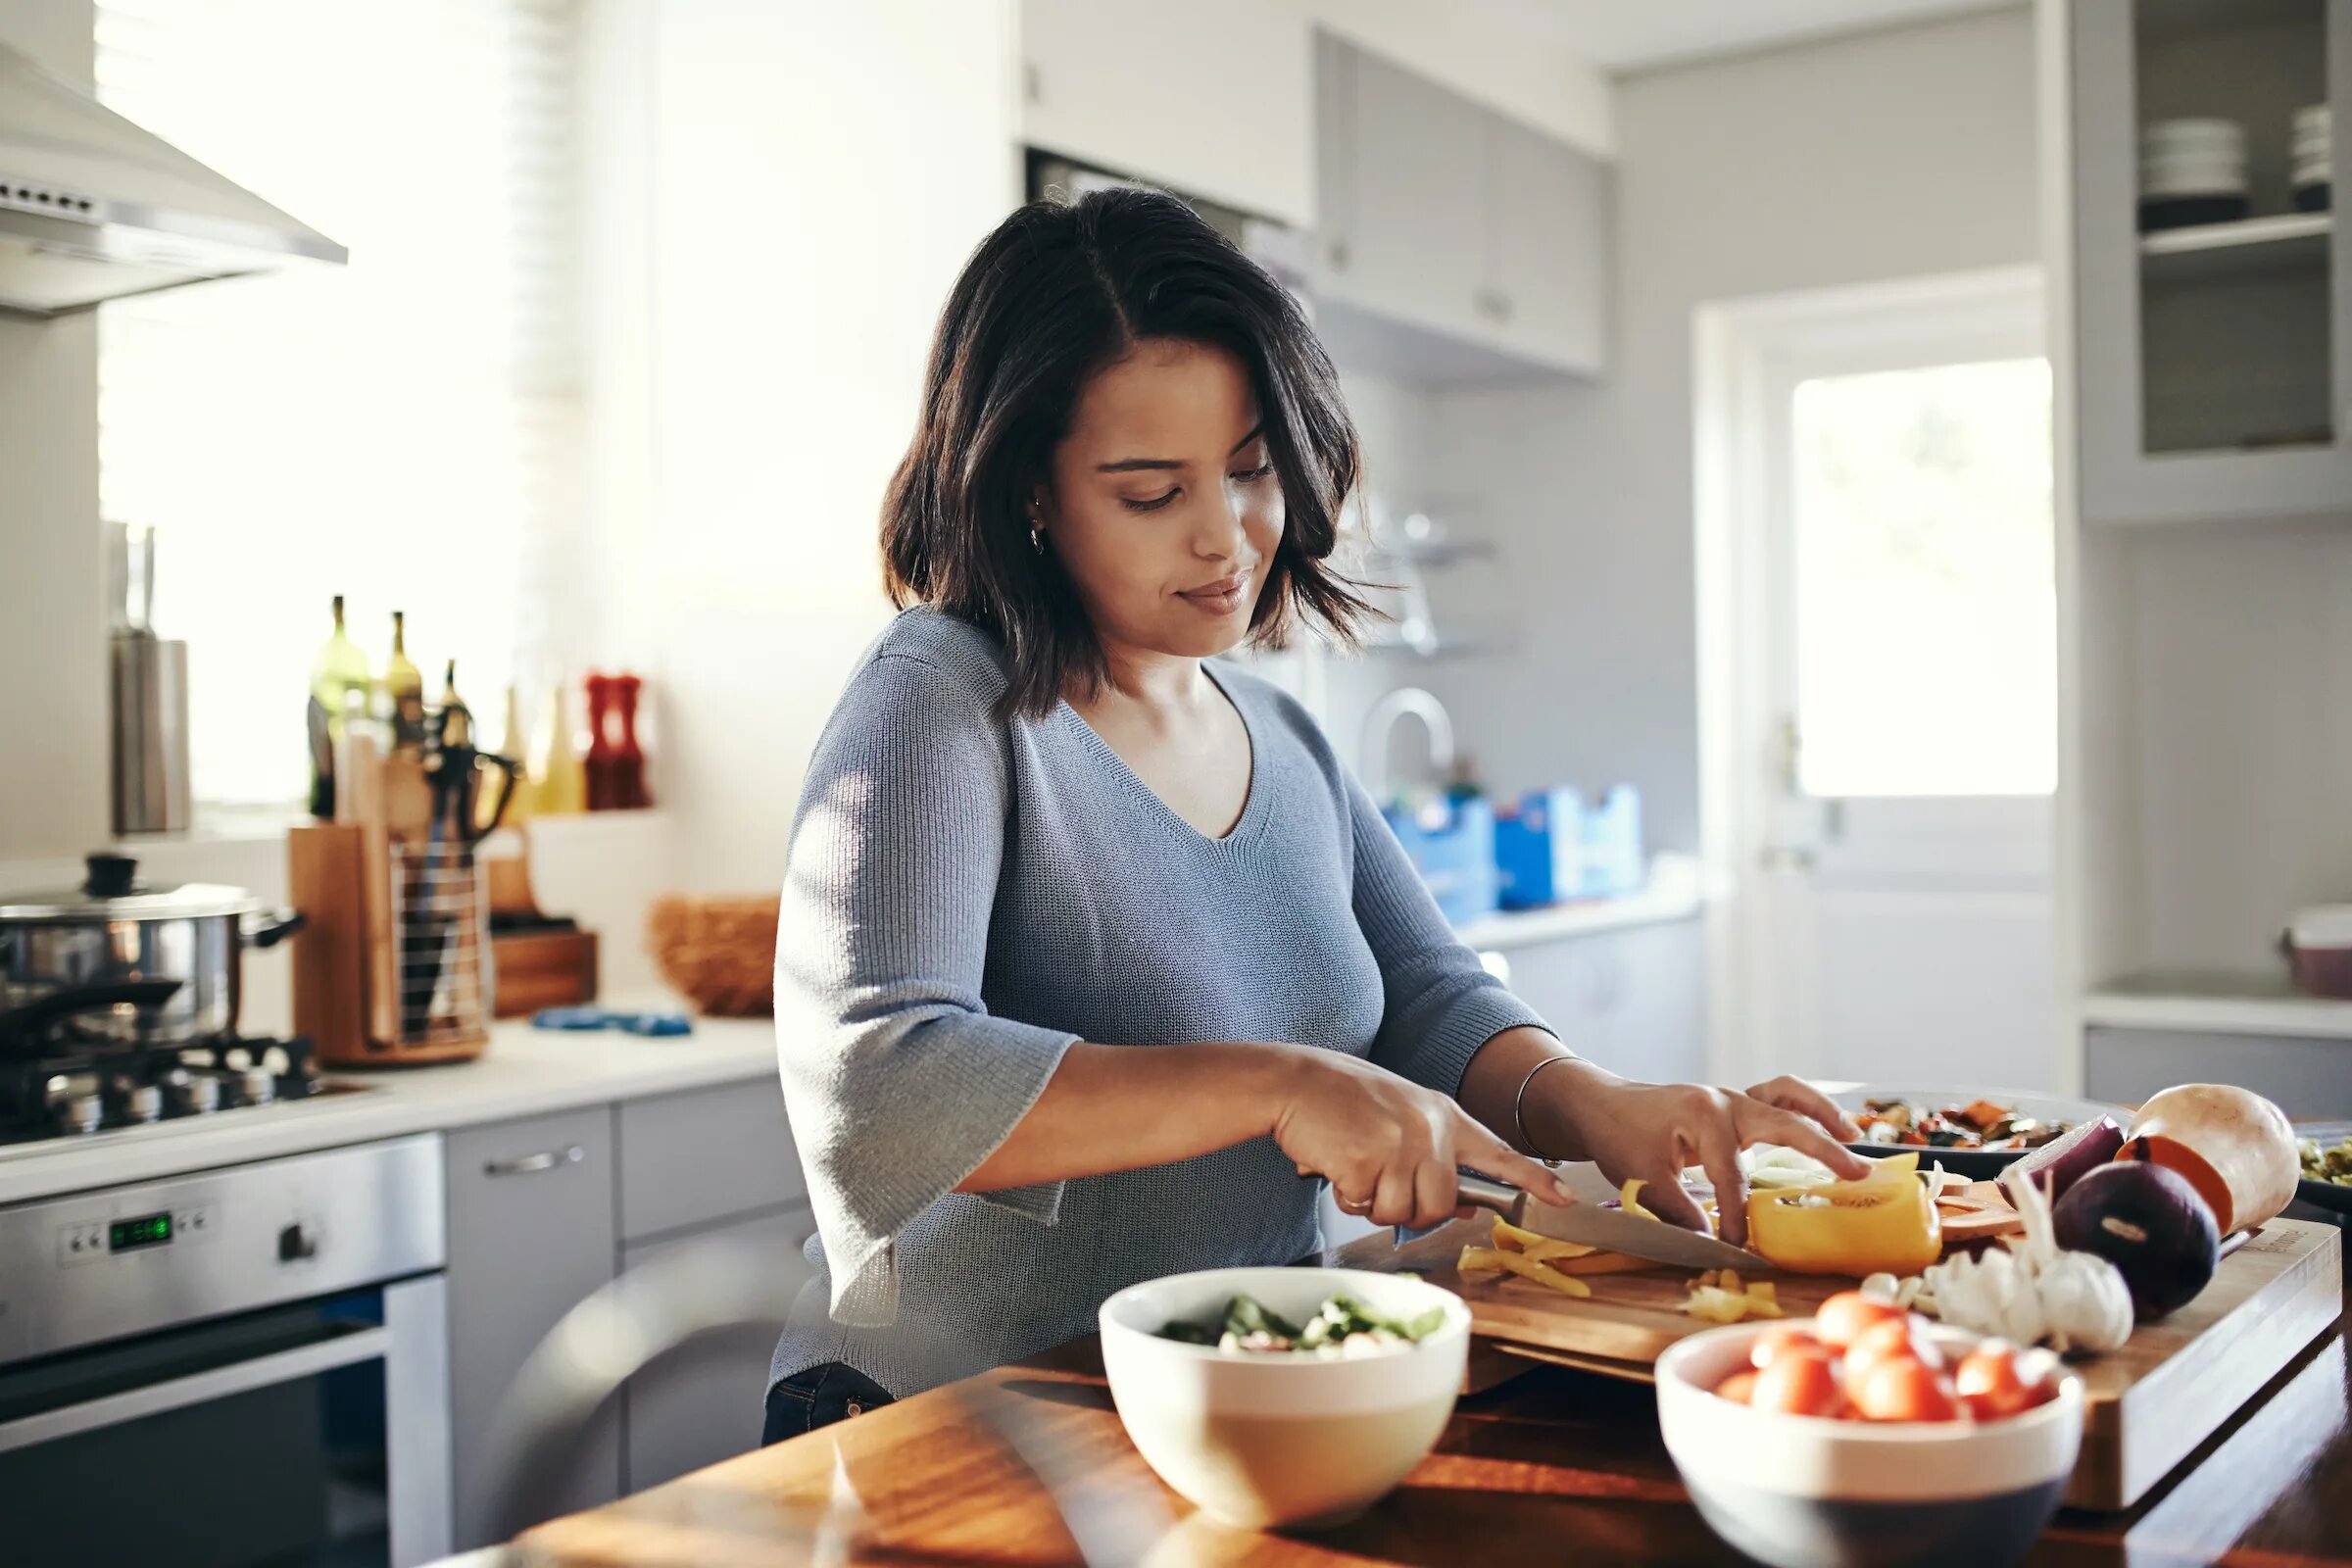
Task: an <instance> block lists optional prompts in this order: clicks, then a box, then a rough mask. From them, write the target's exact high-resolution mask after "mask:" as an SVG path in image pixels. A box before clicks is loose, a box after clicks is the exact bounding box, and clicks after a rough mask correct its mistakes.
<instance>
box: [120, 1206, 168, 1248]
mask: <svg viewBox="0 0 2352 1568" xmlns="http://www.w3.org/2000/svg"><path fill="white" fill-rule="evenodd" d="M171 1239H172V1216H171V1215H169V1214H142V1215H140V1216H139V1217H138V1218H137V1219H119V1220H116V1221H115V1222H114V1223H113V1224H111V1225H109V1226H108V1227H107V1228H106V1247H107V1250H108V1251H110V1252H127V1251H129V1250H131V1249H133V1248H137V1247H161V1246H162V1245H163V1244H164V1243H166V1242H168V1241H170V1240H171Z"/></svg>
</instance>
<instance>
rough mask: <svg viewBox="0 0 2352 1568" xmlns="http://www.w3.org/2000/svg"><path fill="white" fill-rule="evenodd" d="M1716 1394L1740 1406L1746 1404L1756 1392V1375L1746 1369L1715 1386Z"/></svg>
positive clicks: (1741, 1369) (1743, 1368)
mask: <svg viewBox="0 0 2352 1568" xmlns="http://www.w3.org/2000/svg"><path fill="white" fill-rule="evenodd" d="M1715 1392H1716V1393H1717V1394H1719V1395H1721V1396H1722V1397H1724V1398H1727V1399H1730V1400H1732V1401H1733V1402H1735V1403H1738V1404H1745V1403H1747V1401H1748V1399H1749V1398H1750V1397H1753V1395H1754V1394H1755V1392H1756V1374H1755V1373H1754V1372H1753V1371H1752V1370H1750V1369H1749V1368H1746V1367H1741V1368H1740V1370H1739V1371H1737V1372H1735V1373H1733V1374H1732V1375H1731V1376H1730V1377H1728V1378H1725V1379H1724V1380H1723V1381H1722V1382H1721V1383H1718V1384H1716V1385H1715Z"/></svg>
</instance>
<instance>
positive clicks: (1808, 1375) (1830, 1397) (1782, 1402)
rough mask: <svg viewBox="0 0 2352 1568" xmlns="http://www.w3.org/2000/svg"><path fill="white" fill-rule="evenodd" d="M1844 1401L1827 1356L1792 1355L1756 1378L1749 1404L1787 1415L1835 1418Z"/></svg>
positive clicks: (1783, 1358)
mask: <svg viewBox="0 0 2352 1568" xmlns="http://www.w3.org/2000/svg"><path fill="white" fill-rule="evenodd" d="M1844 1398H1845V1397H1844V1395H1843V1394H1842V1393H1841V1392H1839V1390H1838V1374H1837V1372H1836V1370H1835V1369H1834V1368H1832V1366H1831V1365H1830V1358H1829V1357H1828V1356H1827V1355H1812V1354H1806V1353H1802V1352H1793V1353H1789V1354H1784V1355H1781V1356H1779V1357H1777V1358H1776V1359H1775V1360H1774V1361H1773V1363H1772V1365H1770V1366H1768V1367H1766V1368H1765V1369H1764V1370H1763V1371H1761V1372H1758V1373H1757V1374H1756V1381H1755V1386H1754V1388H1753V1389H1752V1390H1751V1391H1750V1393H1749V1395H1748V1399H1747V1402H1748V1403H1750V1404H1752V1405H1754V1406H1755V1407H1756V1408H1757V1409H1759V1410H1777V1411H1779V1412H1781V1413H1782V1414H1784V1415H1835V1414H1837V1412H1838V1405H1839V1404H1841V1403H1843V1402H1844Z"/></svg>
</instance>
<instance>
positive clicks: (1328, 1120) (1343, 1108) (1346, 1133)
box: [1274, 1046, 1575, 1228]
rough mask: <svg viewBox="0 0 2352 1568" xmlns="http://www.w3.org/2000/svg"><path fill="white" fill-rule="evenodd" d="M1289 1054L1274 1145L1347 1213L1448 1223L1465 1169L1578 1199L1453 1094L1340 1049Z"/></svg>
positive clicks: (1546, 1194) (1557, 1197) (1395, 1221)
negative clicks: (1326, 1186) (1323, 1183)
mask: <svg viewBox="0 0 2352 1568" xmlns="http://www.w3.org/2000/svg"><path fill="white" fill-rule="evenodd" d="M1289 1049H1290V1050H1291V1051H1292V1052H1293V1053H1294V1055H1293V1057H1292V1059H1291V1061H1290V1063H1289V1066H1290V1070H1289V1071H1288V1072H1287V1073H1286V1075H1285V1083H1286V1086H1287V1089H1286V1093H1285V1094H1284V1095H1283V1098H1282V1101H1281V1104H1280V1106H1279V1108H1278V1109H1277V1111H1276V1113H1275V1118H1274V1141H1275V1143H1277V1144H1279V1145H1280V1146H1281V1148H1282V1152H1284V1153H1286V1154H1288V1155H1290V1156H1291V1158H1292V1159H1293V1160H1294V1161H1296V1162H1297V1163H1298V1166H1299V1173H1300V1174H1302V1175H1309V1176H1321V1177H1324V1178H1326V1179H1327V1180H1329V1181H1330V1183H1331V1189H1332V1194H1333V1196H1334V1198H1335V1199H1336V1200H1337V1201H1338V1202H1339V1205H1340V1207H1341V1208H1342V1209H1344V1210H1346V1211H1347V1212H1348V1213H1350V1214H1361V1215H1363V1216H1365V1217H1366V1218H1368V1219H1370V1220H1371V1221H1372V1223H1374V1224H1375V1225H1410V1226H1413V1227H1415V1228H1420V1227H1424V1226H1429V1225H1436V1224H1439V1223H1441V1222H1442V1221H1444V1220H1446V1219H1449V1218H1451V1217H1452V1215H1453V1214H1454V1212H1455V1210H1456V1208H1457V1207H1458V1205H1459V1199H1458V1198H1457V1196H1456V1192H1455V1182H1456V1179H1457V1178H1456V1171H1455V1167H1456V1166H1459V1165H1467V1166H1469V1167H1470V1168H1471V1169H1472V1170H1475V1171H1478V1172H1481V1173H1482V1174H1484V1175H1488V1176H1492V1177H1494V1178H1495V1179H1496V1180H1497V1181H1505V1182H1509V1183H1510V1184H1511V1185H1512V1186H1514V1187H1517V1188H1520V1189H1522V1190H1523V1191H1526V1192H1531V1193H1534V1194H1535V1195H1536V1196H1538V1197H1539V1198H1545V1199H1549V1200H1550V1201H1553V1202H1555V1203H1567V1202H1573V1201H1575V1197H1574V1195H1573V1194H1571V1193H1570V1192H1569V1191H1568V1190H1567V1188H1565V1187H1563V1186H1562V1185H1561V1184H1560V1180H1559V1178H1558V1177H1557V1176H1555V1175H1553V1174H1552V1172H1551V1171H1550V1170H1549V1169H1548V1168H1546V1167H1545V1166H1544V1165H1543V1164H1542V1163H1540V1162H1539V1161H1536V1160H1533V1159H1530V1158H1528V1157H1527V1156H1526V1155H1525V1154H1522V1153H1519V1152H1517V1151H1515V1150H1513V1149H1512V1148H1511V1147H1510V1146H1509V1145H1508V1144H1505V1143H1504V1142H1503V1141H1502V1140H1501V1139H1499V1138H1497V1137H1495V1135H1494V1134H1493V1133H1491V1132H1489V1131H1487V1129H1486V1128H1484V1127H1482V1126H1480V1125H1479V1124H1478V1123H1477V1122H1476V1121H1474V1120H1472V1119H1471V1117H1470V1114H1469V1112H1467V1111H1465V1110H1463V1109H1462V1107H1461V1106H1460V1105H1458V1104H1456V1103H1453V1101H1451V1100H1450V1099H1448V1098H1446V1096H1444V1095H1441V1094H1437V1093H1435V1092H1434V1091H1431V1090H1427V1089H1423V1088H1421V1087H1420V1086H1419V1085H1417V1084H1411V1083H1407V1082H1406V1081H1405V1080H1404V1079H1402V1078H1399V1077H1397V1075H1396V1074H1395V1073H1392V1072H1388V1071H1386V1070H1384V1069H1382V1068H1379V1067H1375V1066H1373V1065H1372V1064H1371V1063H1370V1062H1368V1061H1359V1060H1357V1059H1356V1058H1355V1057H1353V1056H1348V1055H1344V1054H1340V1053H1339V1052H1335V1051H1317V1050H1314V1049H1312V1048H1310V1047H1303V1046H1299V1047H1291V1048H1289Z"/></svg>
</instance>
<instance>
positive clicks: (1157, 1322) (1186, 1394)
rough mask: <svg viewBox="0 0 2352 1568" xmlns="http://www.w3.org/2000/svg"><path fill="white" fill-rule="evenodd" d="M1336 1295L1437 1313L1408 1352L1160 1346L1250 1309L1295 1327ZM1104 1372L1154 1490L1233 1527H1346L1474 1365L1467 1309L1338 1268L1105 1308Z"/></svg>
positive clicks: (1207, 1285) (1174, 1281)
mask: <svg viewBox="0 0 2352 1568" xmlns="http://www.w3.org/2000/svg"><path fill="white" fill-rule="evenodd" d="M1335 1295H1345V1296H1351V1297H1354V1298H1355V1299H1357V1300H1359V1301H1362V1302H1363V1303H1364V1304H1365V1305H1367V1306H1369V1307H1371V1308H1372V1309H1373V1310H1375V1311H1378V1312H1383V1313H1388V1314H1392V1315H1394V1316H1397V1317H1411V1316H1413V1315H1414V1314H1416V1313H1420V1312H1426V1311H1428V1310H1429V1309H1430V1308H1431V1307H1433V1306H1440V1307H1444V1308H1445V1309H1446V1321H1445V1323H1444V1325H1443V1326H1442V1327H1440V1328H1439V1329H1438V1330H1437V1331H1436V1332H1435V1333H1432V1334H1430V1335H1429V1336H1427V1337H1426V1338H1424V1339H1423V1340H1421V1341H1420V1343H1418V1344H1416V1345H1413V1346H1411V1347H1409V1348H1397V1349H1394V1350H1388V1351H1384V1352H1382V1353H1380V1354H1377V1355H1366V1356H1356V1357H1352V1358H1346V1359H1342V1358H1336V1357H1335V1358H1333V1359H1330V1360H1325V1359H1323V1358H1321V1357H1318V1356H1312V1355H1257V1354H1249V1353H1244V1352H1232V1353H1229V1352H1227V1351H1223V1350H1219V1349H1217V1348H1215V1347H1214V1346H1206V1345H1187V1344H1185V1343H1183V1342H1182V1341H1179V1340H1163V1339H1161V1338H1160V1337H1159V1331H1160V1329H1161V1328H1163V1327H1165V1326H1166V1325H1167V1324H1168V1323H1169V1322H1171V1321H1173V1320H1176V1319H1187V1320H1195V1321H1197V1320H1199V1319H1201V1318H1204V1317H1208V1316H1210V1315H1212V1314H1219V1313H1222V1312H1223V1311H1224V1310H1225V1303H1226V1302H1227V1301H1229V1300H1231V1299H1233V1298H1234V1297H1236V1296H1250V1297H1254V1298H1255V1299H1257V1301H1258V1302H1259V1304H1261V1305H1263V1306H1264V1307H1265V1308H1266V1309H1267V1310H1268V1311H1272V1312H1278V1313H1280V1314H1281V1315H1282V1316H1284V1317H1286V1318H1289V1319H1291V1320H1292V1321H1294V1322H1303V1321H1304V1320H1305V1319H1307V1318H1309V1317H1312V1316H1313V1315H1314V1314H1315V1312H1316V1310H1317V1309H1318V1308H1320V1307H1321V1306H1322V1304H1323V1302H1324V1301H1325V1300H1327V1299H1330V1298H1331V1297H1332V1296H1335ZM1098 1317H1099V1320H1100V1322H1101V1325H1102V1330H1103V1371H1104V1372H1106V1373H1107V1374H1108V1375H1109V1379H1110V1397H1111V1400H1112V1402H1113V1403H1115V1404H1116V1405H1117V1406H1118V1409H1119V1420H1120V1421H1121V1422H1123V1423H1124V1424H1125V1425H1126V1428H1127V1436H1128V1437H1129V1438H1130V1439H1132V1440H1133V1441H1134V1443H1135V1446H1136V1448H1137V1450H1138V1451H1140V1452H1141V1453H1142V1454H1143V1456H1144V1458H1145V1460H1146V1461H1148V1462H1149V1463H1150V1464H1151V1466H1152V1469H1153V1470H1154V1471H1156V1472H1157V1473H1158V1475H1159V1478H1160V1479H1161V1480H1162V1481H1165V1482H1166V1483H1167V1484H1168V1485H1169V1486H1171V1487H1173V1488H1175V1489H1176V1490H1177V1491H1178V1492H1180V1493H1182V1494H1183V1495H1185V1496H1186V1497H1189V1498H1190V1499H1192V1501H1193V1502H1195V1503H1196V1504H1198V1505H1199V1506H1200V1507H1201V1509H1202V1510H1203V1511H1204V1512H1206V1513H1208V1514H1210V1515H1212V1516H1213V1517H1215V1518H1218V1519H1221V1520H1223V1521H1224V1522H1226V1523H1227V1524H1233V1525H1241V1526H1244V1527H1246V1528H1249V1529H1255V1530H1263V1529H1269V1528H1273V1527H1276V1526H1285V1525H1288V1526H1299V1527H1305V1528H1314V1527H1317V1526H1322V1525H1335V1524H1342V1523H1345V1522H1346V1521H1348V1520H1349V1519H1352V1518H1354V1517H1355V1516H1356V1515H1357V1514H1359V1513H1362V1512H1363V1511H1364V1510H1365V1509H1366V1508H1368V1507H1370V1506H1371V1505H1372V1504H1373V1503H1374V1502H1376V1501H1378V1500H1379V1499H1380V1497H1381V1495H1383V1494H1385V1493H1386V1492H1388V1490H1389V1489H1390V1488H1392V1487H1394V1486H1396V1485H1397V1482H1399V1481H1401V1480H1403V1479H1404V1476H1405V1473H1406V1472H1407V1471H1409V1470H1411V1469H1412V1467H1413V1466H1414V1465H1416V1464H1419V1463H1420V1462H1421V1460H1422V1458H1423V1457H1424V1456H1425V1455H1426V1454H1428V1452H1429V1450H1430V1449H1431V1448H1432V1447H1433V1446H1436V1444H1437V1441H1438V1435H1439V1434H1440V1433H1442V1432H1444V1431H1445V1430H1446V1418H1447V1417H1448V1416H1450V1415H1451V1414H1452V1413H1453V1401H1454V1397H1455V1395H1456V1394H1458V1393H1459V1392H1460V1390H1461V1386H1462V1372H1463V1368H1464V1367H1465V1366H1466V1365H1467V1364H1468V1361H1469V1355H1470V1309H1469V1308H1468V1307H1466V1306H1464V1305H1463V1304H1462V1300H1461V1298H1460V1297H1458V1296H1455V1295H1454V1294H1453V1293H1452V1292H1450V1291H1445V1290H1440V1289H1439V1288H1438V1287H1437V1286H1435V1285H1427V1284H1424V1283H1422V1282H1421V1281H1419V1280H1414V1279H1404V1278H1400V1277H1398V1276H1397V1275H1394V1274H1367V1273H1363V1272H1361V1271H1359V1270H1356V1269H1339V1268H1323V1269H1316V1268H1224V1269H1209V1270H1205V1271H1203V1272H1201V1273H1198V1274H1171V1275H1169V1276H1167V1277H1166V1278H1164V1279H1156V1280H1150V1281H1147V1282H1146V1283H1144V1284H1142V1285H1136V1286H1131V1287H1129V1288H1128V1289H1126V1290H1124V1291H1121V1292H1119V1294H1118V1295H1116V1296H1114V1297H1112V1298H1111V1299H1109V1300H1107V1301H1104V1302H1103V1310H1102V1311H1101V1312H1100V1313H1099V1314H1098Z"/></svg>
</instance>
